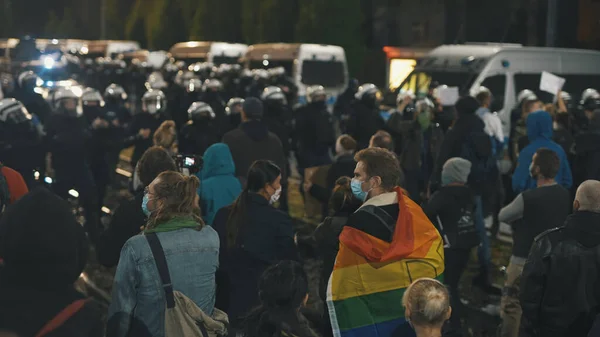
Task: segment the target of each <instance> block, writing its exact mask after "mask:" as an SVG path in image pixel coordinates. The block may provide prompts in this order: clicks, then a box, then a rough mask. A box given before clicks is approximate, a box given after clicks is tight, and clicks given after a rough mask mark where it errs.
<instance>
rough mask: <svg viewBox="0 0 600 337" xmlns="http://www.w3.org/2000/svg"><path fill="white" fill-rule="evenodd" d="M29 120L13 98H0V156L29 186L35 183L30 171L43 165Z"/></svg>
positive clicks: (25, 111) (19, 104) (38, 143)
mask: <svg viewBox="0 0 600 337" xmlns="http://www.w3.org/2000/svg"><path fill="white" fill-rule="evenodd" d="M32 119H33V117H32V116H31V114H29V112H28V111H27V109H26V108H25V106H23V104H21V102H19V101H17V100H16V99H14V98H5V99H2V100H0V159H1V161H2V163H3V164H4V165H7V166H9V167H11V168H12V169H14V170H16V171H18V172H19V173H20V174H21V175H22V176H23V179H25V182H26V183H27V186H29V188H30V189H31V188H33V187H34V186H35V176H34V171H38V172H39V171H41V170H42V168H43V167H44V164H45V161H44V151H43V149H42V144H41V134H40V132H39V131H38V129H36V127H35V125H34V124H33V122H32Z"/></svg>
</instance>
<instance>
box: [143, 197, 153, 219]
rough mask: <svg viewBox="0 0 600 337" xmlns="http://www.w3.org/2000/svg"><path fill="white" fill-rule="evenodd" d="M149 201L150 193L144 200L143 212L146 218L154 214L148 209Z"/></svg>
mask: <svg viewBox="0 0 600 337" xmlns="http://www.w3.org/2000/svg"><path fill="white" fill-rule="evenodd" d="M148 201H150V198H149V197H148V193H145V194H144V198H142V212H144V215H145V216H146V217H149V216H150V214H151V213H152V212H150V210H149V209H148Z"/></svg>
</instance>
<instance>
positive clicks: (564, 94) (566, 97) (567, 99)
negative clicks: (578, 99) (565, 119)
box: [554, 91, 573, 105]
mask: <svg viewBox="0 0 600 337" xmlns="http://www.w3.org/2000/svg"><path fill="white" fill-rule="evenodd" d="M558 97H559V96H558V95H556V96H554V104H556V103H558ZM560 98H562V100H563V102H565V104H566V105H569V104H568V103H567V102H571V100H572V99H573V97H572V96H571V94H569V93H568V92H566V91H561V92H560Z"/></svg>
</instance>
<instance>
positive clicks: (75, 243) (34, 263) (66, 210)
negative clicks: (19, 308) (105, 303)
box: [0, 188, 88, 290]
mask: <svg viewBox="0 0 600 337" xmlns="http://www.w3.org/2000/svg"><path fill="white" fill-rule="evenodd" d="M87 254H88V243H87V239H86V236H85V232H84V231H83V228H82V227H81V225H80V224H79V223H78V222H77V220H76V219H75V217H74V216H73V213H72V211H71V206H70V205H69V203H68V202H66V201H65V200H63V199H61V198H59V197H58V196H56V195H54V194H52V193H51V192H49V191H48V190H46V189H43V188H37V189H34V190H33V191H31V192H30V193H28V194H26V195H25V196H23V197H22V198H21V199H20V200H19V201H17V202H16V203H15V204H13V205H12V206H11V207H9V208H8V209H7V210H6V211H5V212H4V214H3V215H2V220H1V221H0V257H2V258H3V259H4V267H3V268H2V271H1V275H0V276H1V277H2V281H3V282H7V283H10V284H18V285H22V286H29V287H31V288H33V289H41V290H53V289H65V288H66V287H70V286H72V285H73V283H74V282H75V280H77V278H78V277H79V275H80V274H81V272H82V270H83V268H84V266H85V264H86V261H87ZM42 280H43V281H42Z"/></svg>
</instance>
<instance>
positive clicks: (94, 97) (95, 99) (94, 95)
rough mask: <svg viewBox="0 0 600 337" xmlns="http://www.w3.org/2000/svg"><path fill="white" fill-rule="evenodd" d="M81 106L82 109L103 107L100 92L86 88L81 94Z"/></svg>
mask: <svg viewBox="0 0 600 337" xmlns="http://www.w3.org/2000/svg"><path fill="white" fill-rule="evenodd" d="M81 104H83V106H84V107H87V106H94V107H96V106H100V107H102V106H104V100H103V99H102V95H100V92H99V91H98V90H96V89H94V88H86V89H85V90H84V91H83V93H82V94H81Z"/></svg>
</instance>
